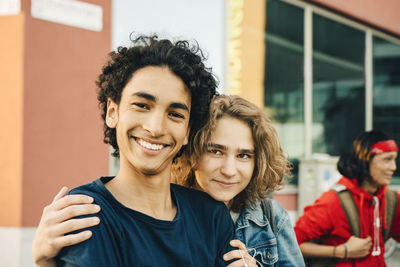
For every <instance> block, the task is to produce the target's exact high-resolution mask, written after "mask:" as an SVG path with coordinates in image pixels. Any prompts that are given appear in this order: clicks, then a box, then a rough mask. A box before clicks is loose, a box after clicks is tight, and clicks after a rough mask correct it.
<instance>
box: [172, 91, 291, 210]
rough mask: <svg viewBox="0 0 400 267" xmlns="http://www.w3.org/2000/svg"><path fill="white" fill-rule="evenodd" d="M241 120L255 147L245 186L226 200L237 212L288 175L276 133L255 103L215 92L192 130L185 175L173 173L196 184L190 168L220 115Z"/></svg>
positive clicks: (204, 148) (186, 183) (190, 184)
mask: <svg viewBox="0 0 400 267" xmlns="http://www.w3.org/2000/svg"><path fill="white" fill-rule="evenodd" d="M225 116H227V117H231V118H235V119H238V120H241V121H243V122H245V123H246V124H247V125H248V126H249V127H250V129H251V132H252V137H253V140H254V147H255V156H254V159H255V166H254V171H253V175H252V178H251V180H250V183H249V184H248V185H247V187H246V188H245V189H244V190H243V191H242V192H240V193H239V194H238V195H236V196H235V197H234V198H233V199H232V200H231V201H230V203H229V205H230V207H229V208H230V210H232V211H234V212H239V211H240V210H241V209H242V208H243V206H244V205H245V204H247V205H250V206H254V205H256V204H257V203H258V202H259V201H260V200H261V199H263V198H265V197H266V196H267V194H268V193H271V192H273V191H275V190H277V189H279V188H280V186H281V185H282V184H283V181H282V178H283V177H284V176H286V177H290V176H291V164H290V162H289V161H288V160H287V158H286V156H285V155H284V153H283V149H282V147H281V144H280V142H279V138H278V134H277V133H276V130H275V128H274V126H273V124H272V122H271V120H270V119H269V118H268V116H267V115H266V114H265V113H264V112H263V111H262V110H261V109H260V108H258V107H257V106H256V105H254V104H252V103H250V102H249V101H247V100H245V99H243V98H241V97H239V96H228V95H219V96H215V97H214V99H213V101H212V102H211V104H210V113H209V118H208V120H207V123H206V124H205V125H204V126H203V127H202V128H201V129H200V130H199V131H198V132H197V133H196V134H195V136H194V139H193V142H192V143H191V145H190V151H189V155H188V158H189V159H190V164H191V167H192V168H191V170H189V171H188V174H187V175H186V176H183V175H177V182H178V183H180V184H182V185H184V186H187V187H194V188H195V187H196V185H197V182H196V177H195V174H194V169H196V167H197V164H198V162H199V161H200V158H201V156H202V154H203V153H205V152H206V151H207V147H208V145H209V142H210V139H211V136H212V133H213V132H214V131H215V128H216V127H217V123H218V120H219V119H220V118H222V117H225Z"/></svg>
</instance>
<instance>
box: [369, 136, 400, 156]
mask: <svg viewBox="0 0 400 267" xmlns="http://www.w3.org/2000/svg"><path fill="white" fill-rule="evenodd" d="M392 151H399V148H398V147H397V144H396V142H395V141H394V140H393V139H391V140H386V141H381V142H378V143H376V144H373V145H372V147H371V155H376V154H381V153H385V152H392Z"/></svg>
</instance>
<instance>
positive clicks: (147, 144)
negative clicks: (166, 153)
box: [137, 139, 163, 150]
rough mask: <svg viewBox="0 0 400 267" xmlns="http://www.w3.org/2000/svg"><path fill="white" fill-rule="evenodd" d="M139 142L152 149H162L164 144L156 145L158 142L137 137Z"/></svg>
mask: <svg viewBox="0 0 400 267" xmlns="http://www.w3.org/2000/svg"><path fill="white" fill-rule="evenodd" d="M137 140H138V143H139V144H140V145H141V146H142V147H145V148H147V149H151V150H161V149H162V148H163V145H156V144H151V143H148V142H146V141H143V140H142V139H137Z"/></svg>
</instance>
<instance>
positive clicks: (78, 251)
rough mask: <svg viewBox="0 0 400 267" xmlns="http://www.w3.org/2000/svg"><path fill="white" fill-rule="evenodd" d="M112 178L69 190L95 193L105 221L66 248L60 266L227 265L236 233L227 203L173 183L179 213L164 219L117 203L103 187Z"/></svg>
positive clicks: (79, 192) (102, 218)
mask: <svg viewBox="0 0 400 267" xmlns="http://www.w3.org/2000/svg"><path fill="white" fill-rule="evenodd" d="M111 179H112V177H102V178H100V179H98V180H96V181H94V182H92V183H90V184H87V185H83V186H80V187H78V188H75V189H73V190H72V191H71V192H70V193H71V194H86V195H89V196H92V197H93V198H94V199H95V203H97V204H98V205H100V206H101V212H100V213H99V214H98V215H97V216H98V217H99V218H100V220H101V223H100V224H99V225H98V226H95V227H92V228H90V230H91V231H92V232H93V236H92V237H91V238H90V239H89V240H87V241H85V242H83V243H80V244H77V245H74V246H70V247H66V248H64V249H63V250H62V251H61V252H60V254H59V256H58V258H57V262H58V263H57V265H58V266H64V265H65V264H66V263H68V264H72V265H77V266H96V267H99V266H107V267H112V266H118V267H121V266H201V267H204V266H225V262H224V261H223V259H222V256H223V254H225V253H226V252H228V251H229V250H230V249H231V247H230V246H229V241H230V240H232V239H233V237H234V232H233V222H232V219H231V217H230V214H229V212H228V209H227V208H226V206H225V205H224V204H223V203H220V202H218V201H215V200H214V199H212V198H211V197H210V196H208V195H207V194H205V193H203V192H199V191H196V190H193V189H188V188H184V187H182V186H178V185H174V184H171V194H172V197H173V200H174V201H175V203H176V206H177V214H176V216H175V218H174V220H173V221H161V220H157V219H155V218H153V217H150V216H147V215H145V214H143V213H140V212H137V211H135V210H132V209H129V208H127V207H125V206H124V205H122V204H121V203H120V202H118V201H117V200H116V199H115V198H114V197H113V196H112V194H111V193H110V192H109V191H108V190H107V189H106V187H105V186H104V184H105V183H107V182H108V181H109V180H111Z"/></svg>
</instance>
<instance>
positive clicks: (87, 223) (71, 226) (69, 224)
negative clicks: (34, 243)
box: [50, 217, 100, 237]
mask: <svg viewBox="0 0 400 267" xmlns="http://www.w3.org/2000/svg"><path fill="white" fill-rule="evenodd" d="M99 223H100V219H99V218H98V217H87V218H79V219H70V220H67V221H64V222H62V223H59V224H56V225H54V226H53V227H52V228H51V230H50V231H53V233H50V234H51V235H52V236H56V237H58V236H63V235H65V234H67V233H70V232H73V231H77V230H81V229H84V228H89V227H92V226H95V225H98V224H99Z"/></svg>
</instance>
